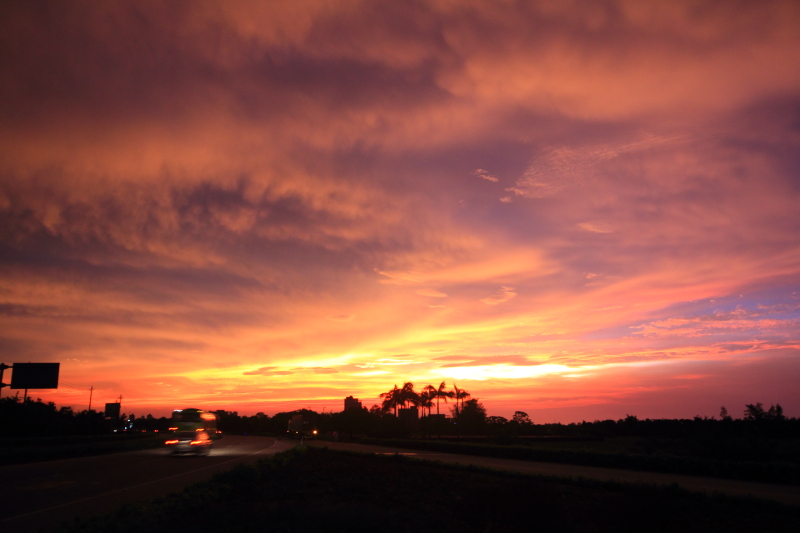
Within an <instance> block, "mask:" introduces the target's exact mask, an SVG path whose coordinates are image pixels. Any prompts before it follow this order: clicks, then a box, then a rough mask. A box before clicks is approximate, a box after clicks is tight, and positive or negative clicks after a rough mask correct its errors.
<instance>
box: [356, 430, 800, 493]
mask: <svg viewBox="0 0 800 533" xmlns="http://www.w3.org/2000/svg"><path fill="white" fill-rule="evenodd" d="M361 442H363V443H364V444H377V445H384V446H397V447H403V448H412V449H419V450H429V451H436V452H443V453H457V454H464V455H477V456H484V457H497V458H502V459H519V460H528V461H544V462H553V463H565V464H576V465H585V466H600V467H607V468H622V469H629V470H644V471H652V472H665V473H670V474H687V475H700V476H711V477H722V478H727V479H741V480H746V481H764V482H770V483H785V484H790V485H797V484H800V465H798V464H797V463H794V462H790V461H789V460H781V459H785V458H783V457H782V458H781V459H774V458H773V459H772V460H761V461H748V460H734V459H721V458H716V457H715V456H713V455H712V456H708V455H705V454H698V453H680V451H678V450H675V449H671V448H670V447H668V446H663V445H662V447H652V448H648V447H646V446H643V445H642V444H641V439H635V438H615V439H606V440H602V441H562V440H546V439H543V440H529V441H527V442H525V443H524V444H513V445H498V444H492V443H488V442H483V443H481V442H476V441H474V440H473V441H459V440H435V439H369V438H364V439H361ZM787 442H796V441H787ZM677 446H678V445H677V444H676V445H675V447H677ZM720 455H722V454H720ZM723 457H724V456H723ZM787 457H792V456H791V454H787Z"/></svg>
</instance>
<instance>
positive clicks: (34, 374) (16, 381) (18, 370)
mask: <svg viewBox="0 0 800 533" xmlns="http://www.w3.org/2000/svg"><path fill="white" fill-rule="evenodd" d="M60 365H61V363H14V364H13V365H12V367H11V369H12V372H11V388H12V389H57V388H58V370H59V366H60Z"/></svg>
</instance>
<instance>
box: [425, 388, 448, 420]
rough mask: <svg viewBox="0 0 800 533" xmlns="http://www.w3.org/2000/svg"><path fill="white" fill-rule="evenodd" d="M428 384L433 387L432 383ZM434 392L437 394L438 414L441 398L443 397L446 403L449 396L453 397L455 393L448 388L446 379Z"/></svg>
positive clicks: (437, 412)
mask: <svg viewBox="0 0 800 533" xmlns="http://www.w3.org/2000/svg"><path fill="white" fill-rule="evenodd" d="M428 386H429V387H431V388H433V387H432V386H431V385H428ZM434 392H435V394H436V414H437V415H438V414H439V398H441V399H443V400H444V403H447V399H448V398H452V397H453V393H452V392H450V391H448V390H447V384H446V383H445V382H444V381H442V382H441V383H439V388H438V389H434Z"/></svg>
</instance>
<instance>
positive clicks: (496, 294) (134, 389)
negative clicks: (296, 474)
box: [0, 0, 800, 423]
mask: <svg viewBox="0 0 800 533" xmlns="http://www.w3.org/2000/svg"><path fill="white" fill-rule="evenodd" d="M29 361H30V362H60V363H61V376H60V386H59V388H58V389H57V390H38V391H31V395H32V396H33V397H41V398H42V399H43V400H45V401H54V402H56V403H57V404H58V405H71V406H72V407H73V408H74V409H76V410H79V409H86V407H87V404H88V400H89V388H90V387H94V393H93V407H101V405H102V403H104V402H112V401H114V400H115V398H117V397H118V396H120V395H121V396H122V397H123V400H122V402H123V409H122V410H123V411H124V412H127V413H131V412H134V413H136V414H146V413H153V414H155V415H158V416H161V415H164V414H167V413H168V412H170V411H171V410H172V409H175V408H181V407H189V406H193V407H200V408H206V409H227V410H236V411H238V412H239V413H240V414H248V415H251V414H254V413H255V412H258V411H263V412H265V413H267V414H270V415H271V414H274V413H276V412H279V411H287V410H292V409H296V408H301V407H306V408H311V409H314V410H317V411H322V410H323V408H324V409H325V410H326V411H331V410H333V411H339V410H341V409H342V400H343V398H344V397H345V396H349V395H353V396H355V397H357V398H360V399H361V400H362V401H363V402H364V403H365V404H366V405H367V406H370V405H372V404H373V403H376V402H377V396H378V394H379V393H381V392H384V391H386V390H389V389H391V388H392V386H393V385H395V384H397V385H402V383H403V382H404V381H412V382H413V383H414V384H415V385H416V386H417V388H421V387H422V386H424V385H426V384H428V383H431V384H434V385H438V384H439V383H440V382H441V381H446V382H447V385H448V386H451V385H452V384H453V382H455V383H456V384H457V385H458V386H459V387H460V388H465V389H467V390H468V391H469V392H471V393H472V395H473V396H474V397H478V398H479V399H480V401H481V402H482V403H483V404H484V405H485V406H486V408H487V410H488V411H489V414H490V415H500V416H506V417H510V416H511V415H512V414H513V412H514V411H515V410H523V411H526V412H527V413H528V414H529V415H530V416H531V418H532V419H533V421H534V422H537V423H540V422H553V421H561V422H573V421H581V420H584V419H585V420H594V419H605V418H620V417H624V416H625V415H626V414H633V415H637V416H639V417H640V418H646V417H650V418H664V417H668V418H677V417H692V416H695V415H701V416H712V415H718V413H719V410H720V407H721V406H723V405H724V406H726V407H727V408H728V410H729V411H730V412H731V414H733V415H734V416H741V413H742V410H743V409H744V404H745V403H753V402H763V403H765V404H767V405H769V404H772V403H780V404H781V405H782V406H783V407H784V409H785V412H786V414H787V415H788V416H793V417H797V416H800V386H798V383H800V3H798V2H796V1H787V2H770V1H759V2H751V1H743V2H737V1H720V2H714V1H697V2H694V1H689V2H680V1H677V0H669V1H667V0H665V1H663V2H655V1H654V2H642V1H640V0H632V1H630V2H625V1H619V2H615V1H607V2H601V1H587V2H580V1H575V2H567V1H565V2H552V1H548V2H533V1H530V2H523V1H519V2H516V1H510V0H509V1H500V0H498V1H494V2H487V1H483V0H476V1H467V0H448V1H438V2H437V1H421V0H420V1H408V2H379V1H372V2H358V1H343V2H336V1H302V2H301V1H296V0H293V1H290V2H277V1H276V2H229V1H226V2H201V1H194V0H193V1H185V2H179V1H175V2H147V1H135V2H81V1H74V2H29V1H9V2H3V3H2V5H0V362H5V363H7V364H11V363H14V362H29ZM4 381H5V382H6V383H8V382H9V381H10V373H6V376H5V379H4ZM16 392H17V391H15V390H11V391H9V388H4V389H2V394H3V396H7V395H9V394H16Z"/></svg>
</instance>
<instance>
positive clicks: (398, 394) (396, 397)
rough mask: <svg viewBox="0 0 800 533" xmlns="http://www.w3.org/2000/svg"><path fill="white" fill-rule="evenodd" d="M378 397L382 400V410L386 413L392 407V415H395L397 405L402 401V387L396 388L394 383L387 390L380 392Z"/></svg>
mask: <svg viewBox="0 0 800 533" xmlns="http://www.w3.org/2000/svg"><path fill="white" fill-rule="evenodd" d="M379 398H381V399H382V400H383V402H382V403H381V409H382V410H383V412H384V413H388V412H389V411H391V410H392V409H394V416H397V406H398V405H399V404H401V403H402V402H403V399H402V398H403V389H398V388H397V385H395V386H394V388H393V389H392V390H390V391H389V392H382V393H381V394H380V396H379Z"/></svg>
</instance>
